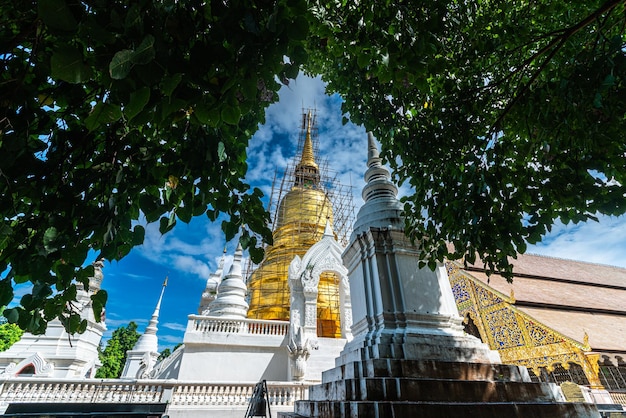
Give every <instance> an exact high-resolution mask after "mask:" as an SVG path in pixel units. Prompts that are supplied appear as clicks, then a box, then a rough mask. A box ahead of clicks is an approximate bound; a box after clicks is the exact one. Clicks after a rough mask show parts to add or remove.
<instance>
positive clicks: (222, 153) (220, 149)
mask: <svg viewBox="0 0 626 418" xmlns="http://www.w3.org/2000/svg"><path fill="white" fill-rule="evenodd" d="M217 158H218V159H219V160H220V163H221V162H224V161H226V158H227V155H226V148H225V147H224V143H223V142H222V141H220V142H219V143H218V144H217Z"/></svg>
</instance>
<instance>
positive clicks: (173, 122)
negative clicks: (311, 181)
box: [0, 0, 307, 333]
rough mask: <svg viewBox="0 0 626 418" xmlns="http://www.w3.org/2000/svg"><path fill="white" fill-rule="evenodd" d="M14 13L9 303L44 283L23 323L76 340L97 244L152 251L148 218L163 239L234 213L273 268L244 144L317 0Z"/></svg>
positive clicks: (69, 2) (98, 301) (65, 5)
mask: <svg viewBox="0 0 626 418" xmlns="http://www.w3.org/2000/svg"><path fill="white" fill-rule="evenodd" d="M0 4H1V6H0V39H2V42H1V48H2V49H1V50H0V65H1V67H0V98H1V99H0V208H1V209H0V211H1V212H2V217H3V221H2V224H1V225H0V272H4V273H2V280H0V305H5V304H8V303H9V302H10V301H11V300H12V298H13V290H12V289H13V286H14V285H15V284H20V283H25V282H28V281H30V282H31V283H32V284H33V290H32V292H31V294H28V295H26V296H24V297H23V298H22V300H21V305H20V306H17V307H15V308H12V309H8V310H7V311H6V312H5V315H6V316H7V317H8V318H9V320H10V321H11V322H17V323H18V324H19V325H20V326H21V327H22V328H24V329H28V330H29V331H32V332H35V333H41V332H43V331H44V330H45V325H46V322H47V321H48V320H50V319H52V318H54V317H57V316H58V317H59V318H60V319H61V320H62V321H63V323H64V324H66V325H67V327H68V328H69V330H70V331H76V330H77V327H76V326H74V325H73V324H75V323H76V321H72V319H73V318H74V317H76V316H77V315H78V313H77V312H75V311H73V310H72V309H71V305H69V304H68V302H70V301H71V300H73V299H74V298H75V292H73V291H72V290H71V289H72V284H71V283H72V280H73V279H76V280H78V281H81V282H83V283H84V284H85V285H87V281H88V277H89V276H90V275H91V274H93V269H92V267H83V263H84V262H85V259H86V257H87V255H88V252H89V251H97V252H98V253H99V255H98V258H106V259H108V260H119V259H121V258H122V257H124V256H125V255H126V254H128V252H129V251H130V250H131V248H132V247H133V246H136V245H140V244H142V242H143V240H144V234H145V231H144V228H143V227H142V226H141V225H138V224H137V220H138V219H139V218H140V214H143V215H144V216H145V218H146V220H147V221H148V222H159V224H160V230H161V232H162V233H166V232H167V231H169V230H171V229H172V228H173V227H174V226H175V224H176V223H177V222H178V221H182V222H189V221H190V220H191V218H192V217H193V216H200V215H204V214H206V216H208V217H209V219H211V220H215V219H216V218H217V217H218V216H219V215H220V214H224V215H226V220H225V221H223V223H222V228H223V230H224V233H225V235H226V238H227V239H228V240H230V239H232V238H233V237H234V236H235V234H236V233H237V232H239V230H240V229H242V234H243V235H242V245H243V246H244V247H247V248H248V249H249V251H250V255H251V257H252V259H254V260H256V261H260V259H261V258H262V255H263V252H262V249H261V248H260V244H261V243H260V242H257V239H256V237H254V236H252V235H251V234H250V231H253V232H256V233H259V234H260V235H261V236H262V237H263V238H264V239H265V240H266V241H269V240H271V234H270V231H269V229H268V228H267V226H266V221H267V220H268V217H267V215H266V212H265V210H264V208H263V205H262V202H261V197H262V193H261V191H260V190H258V189H254V190H250V186H249V185H248V184H246V183H244V182H243V181H242V178H243V177H244V176H245V173H246V170H247V165H246V146H247V143H248V140H249V138H250V137H251V135H252V134H253V133H254V132H255V131H256V129H257V128H258V125H259V124H260V123H263V121H264V109H265V107H266V106H268V105H269V104H270V103H272V102H273V101H275V100H277V94H276V91H277V90H278V88H279V87H280V84H279V83H278V82H277V81H276V78H278V79H280V80H283V81H284V82H288V81H287V80H288V78H290V77H291V78H293V77H295V76H296V75H297V73H298V68H299V65H300V63H302V62H303V61H304V59H305V58H306V52H305V50H304V47H303V42H304V38H305V34H306V30H307V22H306V20H304V19H303V18H301V17H300V16H301V15H303V14H304V13H305V11H306V4H305V2H304V0H278V1H272V2H255V1H235V2H221V1H213V2H204V1H175V0H162V1H148V0H138V1H125V0H117V1H110V0H96V1H89V2H79V1H76V0H40V1H20V2H14V1H8V0H2V3H0ZM285 56H288V57H289V62H285V59H284V57H285ZM98 294H99V296H98V298H95V299H94V300H93V304H94V309H96V310H99V309H101V307H102V304H103V303H104V302H105V301H106V298H105V297H103V293H101V292H98Z"/></svg>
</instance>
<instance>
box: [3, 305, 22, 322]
mask: <svg viewBox="0 0 626 418" xmlns="http://www.w3.org/2000/svg"><path fill="white" fill-rule="evenodd" d="M3 314H4V317H5V318H6V319H7V321H9V323H11V324H15V323H17V321H18V320H19V318H20V314H19V312H18V310H17V308H10V309H5V310H4V312H3Z"/></svg>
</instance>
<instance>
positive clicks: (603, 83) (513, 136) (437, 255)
mask: <svg viewBox="0 0 626 418" xmlns="http://www.w3.org/2000/svg"><path fill="white" fill-rule="evenodd" d="M384 3H385V4H384V5H383V4H380V2H351V1H342V2H340V1H323V0H319V1H318V2H317V7H316V8H315V9H314V12H315V16H316V18H317V24H316V25H312V28H313V31H314V36H312V37H311V41H310V44H311V48H313V52H312V53H311V55H312V63H313V67H312V69H311V70H312V71H314V72H319V73H321V74H322V75H323V78H324V80H325V81H327V82H328V88H329V90H330V91H333V92H338V93H339V94H341V95H342V97H343V98H344V99H345V103H344V104H343V110H344V112H349V114H350V118H351V119H352V120H353V121H355V122H357V123H363V124H364V125H365V126H366V128H367V129H368V130H372V131H374V132H375V133H376V134H377V136H378V138H379V139H380V140H381V142H382V145H383V148H384V150H385V152H386V154H385V155H386V157H387V159H388V161H389V162H390V164H391V166H392V167H393V168H394V169H395V174H396V175H397V176H398V177H399V180H400V181H401V182H407V183H409V184H410V186H411V187H412V189H413V191H414V193H413V194H412V195H410V196H408V197H406V198H405V199H404V202H405V205H404V209H405V214H406V232H407V234H408V235H409V236H410V237H411V238H412V239H414V240H415V241H416V242H418V243H419V246H420V247H421V249H422V253H421V256H422V257H423V260H424V261H428V264H429V265H430V266H431V267H434V264H435V260H436V259H439V260H442V259H443V258H444V257H447V258H451V259H458V258H461V257H465V260H466V261H467V262H470V263H473V262H475V261H476V256H479V257H480V258H481V259H482V261H483V262H484V263H485V264H486V267H487V268H488V269H489V270H491V271H493V270H499V271H502V272H503V273H504V274H505V275H508V276H509V277H510V273H511V269H512V265H511V261H510V258H509V257H512V258H515V257H516V254H517V253H523V252H525V250H526V245H527V243H536V242H538V241H540V240H541V238H542V237H543V236H544V235H545V234H546V233H547V232H548V231H550V228H551V226H552V225H553V223H554V221H555V220H556V219H560V220H561V221H562V222H564V223H568V222H570V221H572V222H580V221H586V220H588V219H596V215H597V214H598V213H600V214H607V215H618V214H623V213H624V212H625V211H626V126H625V125H626V79H625V76H626V31H625V26H626V10H625V5H626V2H624V0H608V1H606V0H602V1H598V0H595V1H594V0H591V1H584V2H569V1H552V0H550V1H548V0H538V1H515V2H507V1H497V0H496V1H494V0H479V1H458V0H448V1H445V0H444V1H439V0H437V1H434V0H431V1H422V2H419V4H416V3H415V2H407V1H401V2H394V1H386V2H384ZM449 244H453V249H450V247H449Z"/></svg>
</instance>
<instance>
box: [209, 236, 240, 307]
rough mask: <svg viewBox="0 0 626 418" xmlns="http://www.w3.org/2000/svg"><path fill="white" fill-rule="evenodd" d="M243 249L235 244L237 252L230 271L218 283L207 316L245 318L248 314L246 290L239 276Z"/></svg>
mask: <svg viewBox="0 0 626 418" xmlns="http://www.w3.org/2000/svg"><path fill="white" fill-rule="evenodd" d="M242 257H243V248H242V247H241V243H239V244H237V250H235V255H234V257H233V264H232V265H231V266H230V271H229V272H228V274H227V275H226V277H224V280H222V283H220V285H219V288H218V291H217V297H216V298H215V300H214V301H213V302H211V304H210V305H209V315H211V316H224V317H228V318H242V319H243V318H246V316H247V314H248V302H246V293H247V291H248V288H247V287H246V284H245V282H244V281H243V277H242V274H241V259H242Z"/></svg>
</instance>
